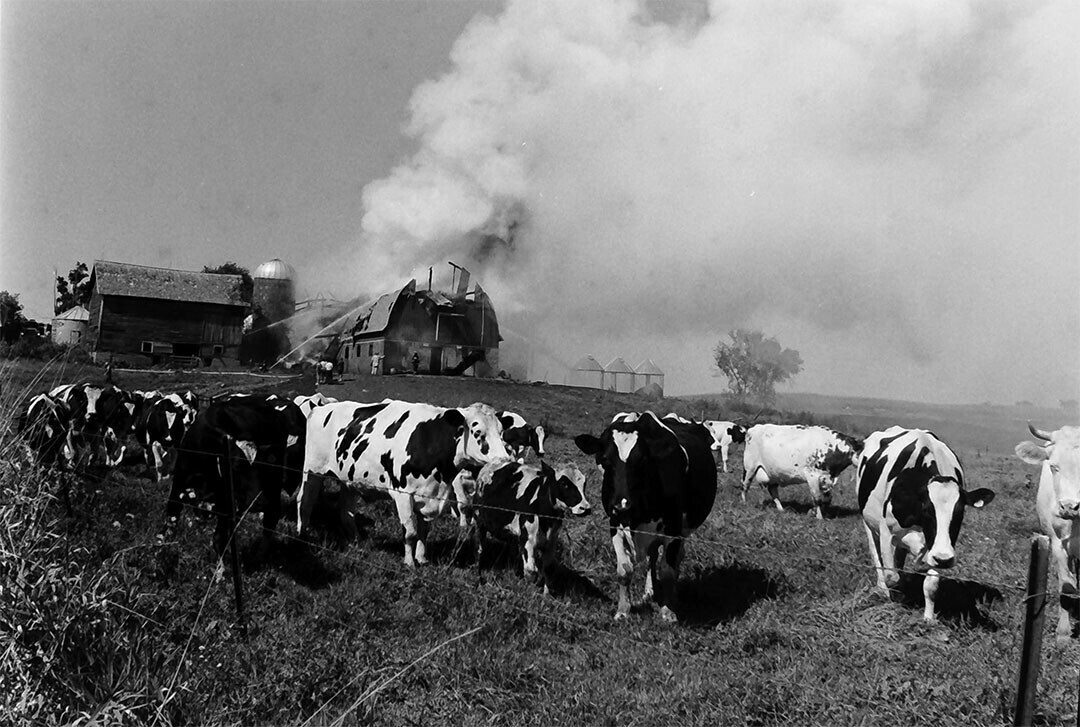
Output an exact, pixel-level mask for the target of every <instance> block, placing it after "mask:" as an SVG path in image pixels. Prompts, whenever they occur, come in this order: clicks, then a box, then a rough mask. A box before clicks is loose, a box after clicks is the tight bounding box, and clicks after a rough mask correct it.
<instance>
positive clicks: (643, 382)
mask: <svg viewBox="0 0 1080 727" xmlns="http://www.w3.org/2000/svg"><path fill="white" fill-rule="evenodd" d="M654 384H655V385H656V386H658V387H659V388H660V392H661V395H662V394H663V391H664V372H663V371H662V370H661V369H660V367H659V366H657V365H656V363H654V362H653V360H652V359H651V358H647V359H645V360H644V361H642V362H641V363H639V364H638V365H637V368H635V369H634V391H637V390H638V389H640V388H642V387H645V386H648V387H652V386H653V385H654Z"/></svg>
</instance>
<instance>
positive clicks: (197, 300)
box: [88, 260, 248, 366]
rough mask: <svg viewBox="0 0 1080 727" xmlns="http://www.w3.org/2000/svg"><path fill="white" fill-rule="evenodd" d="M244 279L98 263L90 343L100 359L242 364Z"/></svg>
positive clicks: (92, 283) (92, 279)
mask: <svg viewBox="0 0 1080 727" xmlns="http://www.w3.org/2000/svg"><path fill="white" fill-rule="evenodd" d="M242 283H243V281H242V279H241V277H240V276H239V275H218V274H213V273H196V272H189V271H186V270H169V269H166V268H153V267H146V266H143V265H129V264H127V263H117V262H110V261H107V260H97V261H95V262H94V267H93V270H92V271H91V273H90V289H91V296H90V325H89V330H88V344H89V349H90V352H91V356H92V357H93V359H94V360H95V361H98V362H100V361H103V360H108V359H110V358H114V357H115V358H116V359H117V360H118V361H123V362H127V363H131V364H143V365H148V364H149V365H153V364H160V363H172V364H179V365H188V366H194V365H200V364H202V365H210V364H211V363H213V362H215V361H220V363H222V364H226V365H231V364H236V363H237V356H238V354H239V349H240V337H241V329H242V326H243V322H244V316H245V315H247V309H248V307H247V304H246V303H245V302H244V300H243V298H242Z"/></svg>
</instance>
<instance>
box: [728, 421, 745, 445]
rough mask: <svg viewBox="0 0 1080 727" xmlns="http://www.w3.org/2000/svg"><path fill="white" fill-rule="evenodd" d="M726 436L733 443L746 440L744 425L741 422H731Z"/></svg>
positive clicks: (741, 442) (740, 442)
mask: <svg viewBox="0 0 1080 727" xmlns="http://www.w3.org/2000/svg"><path fill="white" fill-rule="evenodd" d="M728 436H729V437H731V441H732V442H733V443H735V444H743V443H744V442H745V441H746V427H744V426H743V425H742V424H732V425H731V426H730V427H728Z"/></svg>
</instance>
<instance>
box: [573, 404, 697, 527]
mask: <svg viewBox="0 0 1080 727" xmlns="http://www.w3.org/2000/svg"><path fill="white" fill-rule="evenodd" d="M574 443H575V444H576V445H577V447H578V449H580V450H581V451H582V452H584V453H585V454H589V455H592V456H593V457H595V459H596V464H597V465H599V467H600V469H601V471H602V472H603V476H604V482H603V486H602V499H603V503H604V510H605V511H607V513H608V516H609V517H611V518H613V519H614V520H616V521H619V522H630V523H632V522H633V512H634V511H635V509H637V508H638V507H639V506H641V505H642V504H643V503H641V502H639V500H643V499H648V498H650V496H652V495H653V493H654V491H655V490H656V488H657V487H662V483H663V481H665V480H668V479H670V478H671V476H672V474H674V473H673V472H672V470H675V471H677V472H678V473H680V474H681V473H682V472H684V471H685V469H686V465H687V460H686V454H685V453H684V452H683V451H682V448H681V447H680V446H679V444H678V441H677V440H676V438H675V435H674V433H672V431H671V430H670V429H668V428H667V427H666V426H664V425H663V423H662V422H661V421H660V420H659V419H657V418H656V415H655V414H653V413H652V412H645V413H644V414H640V415H639V414H626V413H622V414H618V415H616V417H615V419H614V420H613V421H612V423H611V424H609V425H608V427H607V428H606V429H605V430H604V431H603V433H602V434H601V435H600V436H599V437H596V436H593V435H592V434H579V435H578V436H576V437H574Z"/></svg>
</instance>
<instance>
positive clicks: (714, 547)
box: [3, 433, 1050, 721]
mask: <svg viewBox="0 0 1080 727" xmlns="http://www.w3.org/2000/svg"><path fill="white" fill-rule="evenodd" d="M24 434H25V433H24ZM5 444H6V445H9V446H6V447H5V448H4V452H3V456H4V457H5V458H9V457H10V456H11V455H12V451H11V449H10V441H9V442H5ZM174 452H175V453H180V452H184V453H189V454H201V455H212V456H218V457H220V456H221V453H213V452H202V451H199V450H190V449H181V448H174ZM174 456H175V454H174ZM231 464H232V462H231V460H230V466H231ZM260 465H261V466H263V467H267V468H276V469H279V470H281V471H282V472H283V474H284V473H285V472H290V473H292V474H294V475H300V476H303V474H304V472H303V471H302V470H298V469H295V468H291V467H287V466H285V465H283V464H278V463H267V462H261V463H260ZM71 474H77V475H78V476H80V477H83V478H86V479H87V480H88V481H95V480H96V482H97V484H104V483H106V482H107V481H108V479H109V477H110V476H111V472H107V473H106V474H105V475H104V477H101V476H100V475H95V474H93V473H90V472H85V471H84V472H77V473H71ZM375 489H379V488H375ZM418 499H426V500H434V501H442V504H443V505H444V506H449V505H451V504H457V502H456V499H455V498H452V497H447V498H439V497H432V496H423V497H418ZM256 502H257V498H253V499H252V500H251V502H249V503H248V504H247V507H246V509H245V510H244V512H243V514H242V515H241V516H240V517H239V518H238V519H236V521H235V523H234V528H233V530H232V532H231V533H230V539H232V538H235V536H236V534H237V533H238V532H239V531H240V529H241V527H242V526H244V523H245V521H247V520H248V519H249V518H248V516H249V514H250V513H251V512H252V511H253V506H254V505H255V504H256ZM471 506H472V507H473V508H488V509H490V510H495V511H499V512H502V513H504V514H510V515H514V516H519V515H522V516H524V515H530V514H531V513H529V512H527V511H522V510H515V509H512V508H505V507H498V506H492V505H487V504H484V503H473V504H472V505H471ZM593 520H594V524H593V525H592V528H593V529H594V532H597V531H599V530H600V529H604V530H606V529H607V527H608V526H607V523H606V522H600V520H602V518H593ZM565 532H567V531H566V530H564V533H565ZM630 532H632V533H634V534H641V535H648V536H653V535H655V533H654V532H651V531H639V530H633V529H631V530H630ZM567 535H569V533H567ZM278 537H282V538H285V539H288V540H290V541H295V542H296V543H298V544H301V545H302V546H303V547H306V548H310V549H312V550H315V551H317V552H324V553H326V554H331V553H332V554H333V557H336V558H345V559H346V560H348V561H351V562H352V563H353V564H354V565H357V566H360V567H373V568H376V569H379V570H382V571H384V572H387V573H399V572H400V571H401V568H403V566H397V567H391V566H388V565H386V564H385V563H382V562H380V561H379V560H378V559H377V558H372V557H370V555H369V554H366V553H357V552H353V553H349V552H348V551H344V552H343V551H340V550H338V549H336V548H331V547H328V546H326V545H324V544H321V543H319V542H316V541H315V540H314V539H313V538H311V537H303V538H301V537H298V536H296V535H292V534H291V533H288V532H282V531H280V530H279V531H278ZM687 540H688V542H689V543H691V544H694V547H695V548H698V547H700V546H705V547H706V548H707V549H708V551H709V552H710V553H711V554H713V555H714V556H715V555H720V556H725V555H730V554H732V553H738V554H744V555H746V556H749V557H750V558H751V559H752V560H755V561H756V560H757V559H758V558H760V557H761V556H767V557H770V558H776V559H786V560H792V559H794V560H798V561H801V562H803V563H807V564H814V565H816V566H820V567H823V568H827V569H838V568H844V569H850V570H854V571H856V572H862V573H866V574H868V575H870V576H871V577H876V574H877V568H876V567H875V566H873V565H871V564H868V563H866V562H865V561H863V562H856V561H854V560H851V559H848V558H840V557H834V558H824V557H822V556H820V555H811V554H803V553H799V552H793V551H791V550H784V549H780V548H776V547H773V546H771V545H768V544H764V543H762V542H758V543H756V544H754V545H747V544H741V543H732V542H729V541H725V540H720V539H717V538H708V537H704V536H701V535H693V536H690V537H689V538H688V539H687ZM161 542H162V541H161V540H160V539H159V538H158V537H156V536H155V537H154V538H153V539H152V541H148V542H147V543H144V544H136V545H133V546H131V547H132V548H135V547H141V546H153V545H155V544H156V545H160V544H161ZM8 555H17V554H8ZM451 560H455V559H454V558H452V559H451ZM596 565H598V564H584V563H580V564H579V563H575V569H574V572H575V573H577V574H578V575H580V576H583V577H586V578H588V579H590V580H592V581H593V582H603V581H605V580H607V579H608V578H610V574H603V573H600V572H598V571H597V570H595V566H596ZM451 567H453V563H450V564H447V565H446V566H444V567H441V568H440V567H439V566H436V567H435V568H431V567H430V566H429V567H428V568H426V569H424V572H419V571H418V572H417V573H416V574H414V577H417V578H419V579H420V580H421V581H422V582H423V583H424V585H425V587H429V588H433V589H457V588H460V585H459V584H457V583H455V582H454V581H453V580H451V579H448V578H445V577H442V576H444V575H445V573H444V571H445V570H448V569H449V568H451ZM897 572H898V573H901V574H905V575H910V576H922V575H925V572H924V571H921V570H918V569H914V568H898V569H897ZM940 578H941V581H942V582H955V583H959V584H972V583H974V584H978V585H981V586H986V587H992V588H994V589H997V590H998V591H999V593H1000V594H1002V598H1004V597H1005V594H1011V595H1013V596H1020V598H1018V599H1017V600H1016V602H1015V603H1014V606H1015V607H1014V608H1010V609H1007V610H1006V621H1007V622H1008V624H1009V626H1010V629H1009V630H1010V631H1011V632H1012V634H1013V639H1012V645H1011V648H1010V651H1016V649H1017V644H1016V642H1017V641H1018V639H1019V632H1020V629H1019V628H1018V625H1019V624H1021V623H1022V614H1021V612H1022V611H1023V610H1024V609H1025V608H1026V607H1027V603H1028V601H1029V600H1030V599H1032V598H1033V597H1042V598H1045V597H1046V596H1047V595H1050V594H1048V593H1045V592H1040V593H1037V594H1027V593H1025V589H1024V587H1022V586H1019V585H1017V584H1016V583H1004V582H996V581H994V580H992V579H988V578H981V577H977V576H976V577H960V576H954V575H951V574H949V573H942V574H941V575H940ZM219 582H220V580H219V579H210V582H209V583H208V585H207V593H206V594H205V595H204V598H203V599H202V603H201V605H200V610H199V614H198V615H197V616H196V620H195V622H194V623H193V624H192V634H194V631H195V629H196V628H197V625H198V621H199V618H201V614H202V611H203V608H204V607H205V604H206V598H208V596H209V593H210V590H211V589H212V588H213V587H214V586H215V584H216V583H219ZM484 585H485V588H484V590H485V591H489V593H485V592H484V591H481V590H477V589H472V590H471V591H470V593H471V595H472V596H474V597H476V598H478V599H480V600H483V601H485V602H487V603H488V604H489V605H498V606H500V607H509V608H511V609H513V610H515V611H517V612H519V613H521V614H523V615H526V616H530V617H532V618H535V619H537V620H540V621H545V622H548V623H550V624H553V625H555V626H557V627H563V628H571V629H578V630H581V631H587V632H590V633H594V634H596V635H597V636H600V637H602V638H612V639H617V640H621V641H623V642H626V643H629V644H631V645H633V646H635V647H637V648H642V649H651V650H655V651H657V652H660V653H663V654H665V655H666V656H668V657H669V658H672V659H678V660H685V659H698V658H706V659H707V658H709V657H710V656H711V654H710V652H709V651H708V650H697V651H679V650H676V649H673V648H671V647H669V646H667V645H665V644H662V643H659V642H650V641H645V640H643V639H640V638H637V637H635V636H633V635H630V634H626V633H621V632H620V631H618V630H616V629H612V628H600V627H598V626H595V625H593V624H591V623H587V622H585V621H583V620H581V619H580V618H575V615H579V614H570V613H567V610H569V609H572V608H576V606H575V605H574V604H572V603H570V602H569V601H564V600H560V599H544V600H543V601H542V606H543V608H542V609H538V608H536V607H535V605H534V604H530V605H525V604H522V603H521V602H520V597H519V596H520V594H519V593H518V592H516V591H513V590H511V589H507V588H505V587H504V586H502V585H501V584H499V583H497V582H496V581H494V580H490V579H489V581H488V582H486V583H485V584H484ZM492 592H493V593H492ZM282 596H283V597H285V598H293V597H292V596H289V595H288V594H284V593H283V592H282ZM294 602H295V603H297V604H299V602H298V601H294ZM115 605H117V606H118V607H119V606H120V605H121V604H115ZM301 605H302V604H301ZM124 609H125V610H128V611H131V610H130V609H127V608H126V607H124ZM553 611H555V612H557V613H553ZM132 613H135V612H132ZM135 615H138V616H141V617H142V618H144V619H145V620H146V621H147V622H149V623H153V624H156V625H158V626H159V627H161V628H164V626H163V625H161V624H159V623H158V622H157V621H155V620H154V619H153V618H151V617H149V616H146V615H145V614H137V613H136V614H135ZM323 616H324V617H327V618H330V617H328V616H327V615H326V614H323ZM330 620H331V621H334V622H336V624H337V625H338V626H340V627H341V628H346V629H350V630H352V631H354V632H355V631H356V627H355V626H352V625H350V624H347V623H345V622H342V621H340V619H333V618H330ZM485 626H487V624H476V625H475V627H474V628H472V629H470V630H468V631H466V632H464V633H463V634H460V635H458V636H456V637H454V638H453V639H450V640H448V641H446V642H443V643H441V644H438V645H436V646H435V647H434V648H432V649H431V650H429V651H428V652H426V653H425V654H422V655H421V656H420V657H418V658H417V659H416V660H414V661H413V662H411V663H410V664H409V665H408V666H406V668H405V669H404V670H402V671H400V672H398V673H396V675H395V676H394V678H397V677H398V676H400V675H401V674H402V673H404V671H407V669H408V668H411V666H414V665H415V664H416V663H419V662H420V661H422V660H423V659H424V658H426V657H427V656H430V655H431V654H432V653H434V652H435V651H437V650H438V649H440V648H442V647H443V646H445V645H447V644H449V643H451V642H453V641H456V640H458V639H461V638H464V637H467V636H471V635H473V634H475V633H477V632H479V631H481V630H483V629H484V628H485ZM188 644H190V639H189V640H188ZM186 648H187V645H186V646H185V650H186ZM182 666H183V656H181V660H180V662H179V663H178V665H177V673H176V674H174V675H173V680H172V681H173V682H175V680H176V677H177V675H178V674H179V671H180V669H181V668H182ZM386 683H389V682H385V681H384V682H383V686H385V684H386ZM348 687H349V684H346V685H344V686H342V687H341V689H340V690H339V691H338V692H337V693H336V694H335V695H334V696H332V697H331V698H329V699H328V700H327V701H326V702H325V703H324V704H323V705H322V706H320V708H319V710H317V711H316V712H315V713H313V714H312V715H311V716H309V718H308V719H309V721H310V719H312V718H314V716H315V714H318V713H319V712H321V711H322V710H323V709H324V708H325V707H326V706H327V705H328V704H329V703H330V702H331V701H333V700H334V699H336V698H338V697H339V696H340V695H341V693H342V692H343V691H344V690H345V689H347V688H348ZM381 688H382V687H379V688H378V689H376V688H374V687H369V688H368V689H367V690H365V692H363V693H362V694H361V697H360V698H359V699H357V700H356V701H355V702H354V703H353V704H352V706H350V708H349V710H350V711H351V710H353V709H355V708H357V707H358V706H359V705H360V704H361V703H362V702H363V701H365V700H367V699H370V698H373V697H374V696H375V695H376V694H378V692H379V691H380V689H381ZM823 696H827V695H824V694H823ZM164 704H165V703H164V702H163V703H162V707H163V706H164ZM159 716H160V712H159ZM340 718H344V714H342V715H341V717H340ZM340 718H339V719H340Z"/></svg>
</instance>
